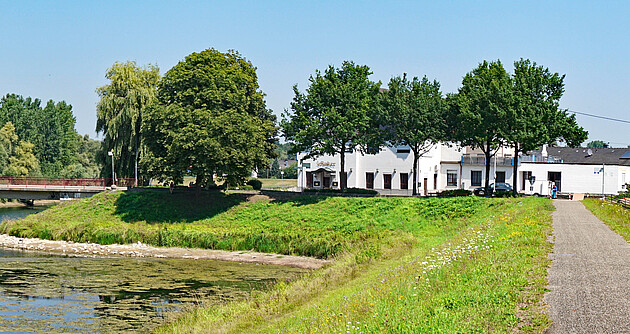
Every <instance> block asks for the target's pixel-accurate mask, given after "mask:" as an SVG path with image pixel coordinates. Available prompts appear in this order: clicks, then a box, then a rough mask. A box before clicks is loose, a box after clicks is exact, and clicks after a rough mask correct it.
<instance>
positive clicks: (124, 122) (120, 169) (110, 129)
mask: <svg viewBox="0 0 630 334" xmlns="http://www.w3.org/2000/svg"><path fill="white" fill-rule="evenodd" d="M159 72H160V70H159V68H158V67H157V66H155V65H147V66H145V67H143V68H142V67H139V66H138V65H136V63H135V62H132V61H128V62H124V63H119V62H116V63H114V65H112V67H110V68H109V69H108V70H107V73H106V74H105V77H106V78H107V79H109V80H110V83H109V84H107V85H105V86H102V87H99V88H98V89H97V90H96V92H97V94H98V96H99V97H100V101H99V102H98V104H97V105H96V112H97V121H96V131H97V132H100V133H103V134H104V140H103V149H102V150H101V152H100V154H99V158H100V161H101V162H102V163H103V166H104V167H105V168H104V170H103V175H111V164H107V163H105V162H106V160H107V159H108V156H107V152H108V151H110V150H113V151H114V156H115V159H116V172H117V174H118V175H119V176H120V177H124V178H133V177H137V176H136V175H135V171H136V164H137V163H138V159H139V157H141V156H142V155H143V154H144V147H143V146H142V137H141V136H142V133H141V125H142V114H143V112H144V109H145V108H146V107H147V105H149V104H150V103H152V102H153V101H154V100H155V98H156V94H157V83H158V80H159V79H160V73H159Z"/></svg>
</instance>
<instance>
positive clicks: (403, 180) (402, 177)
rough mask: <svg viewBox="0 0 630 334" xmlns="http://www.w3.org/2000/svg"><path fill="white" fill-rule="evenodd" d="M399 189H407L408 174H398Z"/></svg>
mask: <svg viewBox="0 0 630 334" xmlns="http://www.w3.org/2000/svg"><path fill="white" fill-rule="evenodd" d="M400 189H409V174H407V173H400Z"/></svg>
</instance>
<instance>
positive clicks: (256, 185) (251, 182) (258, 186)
mask: <svg viewBox="0 0 630 334" xmlns="http://www.w3.org/2000/svg"><path fill="white" fill-rule="evenodd" d="M247 184H248V185H250V186H252V188H253V189H254V190H260V189H261V188H262V182H260V180H257V179H251V180H249V181H247Z"/></svg>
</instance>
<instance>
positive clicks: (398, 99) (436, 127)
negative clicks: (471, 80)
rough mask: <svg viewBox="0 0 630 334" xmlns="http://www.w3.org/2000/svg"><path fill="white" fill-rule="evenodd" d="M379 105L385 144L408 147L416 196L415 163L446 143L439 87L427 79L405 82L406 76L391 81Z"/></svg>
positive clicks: (443, 107)
mask: <svg viewBox="0 0 630 334" xmlns="http://www.w3.org/2000/svg"><path fill="white" fill-rule="evenodd" d="M381 105H382V108H383V109H382V116H381V124H382V125H383V126H384V128H385V130H386V131H385V135H386V138H387V141H388V142H389V143H390V144H391V145H406V146H409V147H410V148H411V151H412V152H413V195H417V193H418V189H417V186H418V181H417V175H418V159H419V158H420V157H421V156H423V155H424V154H426V153H427V152H428V151H429V150H430V149H431V147H433V145H435V144H436V143H437V142H439V141H442V140H445V139H446V134H447V131H446V130H447V127H446V122H445V111H446V102H445V100H444V98H443V97H442V93H441V92H440V83H439V82H437V81H433V82H430V81H429V80H428V79H427V77H423V78H422V80H419V79H418V78H413V80H411V81H409V80H407V76H406V74H405V75H403V76H402V77H395V78H392V79H391V80H390V81H389V90H388V91H386V92H385V93H384V94H383V95H382V103H381Z"/></svg>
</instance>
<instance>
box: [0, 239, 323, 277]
mask: <svg viewBox="0 0 630 334" xmlns="http://www.w3.org/2000/svg"><path fill="white" fill-rule="evenodd" d="M0 247H4V248H11V249H19V250H27V251H38V252H46V253H52V254H57V255H66V256H89V257H105V256H106V257H122V256H127V257H154V258H171V259H206V260H220V261H233V262H245V263H260V264H273V265H281V266H289V267H296V268H304V269H318V268H321V267H322V266H323V265H324V264H326V263H328V262H329V261H327V260H320V259H315V258H310V257H302V256H289V255H278V254H268V253H257V252H250V251H238V252H228V251H221V250H207V249H197V248H179V247H154V246H149V245H145V244H142V243H140V242H138V243H135V244H127V245H119V244H113V245H99V244H93V243H76V242H72V241H55V240H45V239H37V238H17V237H13V236H10V235H7V234H0Z"/></svg>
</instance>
